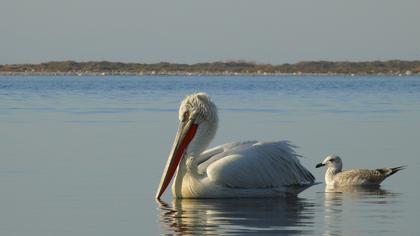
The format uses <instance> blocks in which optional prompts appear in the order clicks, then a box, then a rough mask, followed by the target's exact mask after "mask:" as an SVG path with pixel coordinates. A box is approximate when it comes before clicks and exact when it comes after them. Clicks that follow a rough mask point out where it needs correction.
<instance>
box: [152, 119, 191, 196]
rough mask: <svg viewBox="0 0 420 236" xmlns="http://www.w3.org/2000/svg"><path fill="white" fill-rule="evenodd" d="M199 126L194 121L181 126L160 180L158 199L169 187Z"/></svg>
mask: <svg viewBox="0 0 420 236" xmlns="http://www.w3.org/2000/svg"><path fill="white" fill-rule="evenodd" d="M197 128H198V125H197V124H194V121H193V120H192V119H190V120H187V121H185V122H181V123H180V124H179V128H178V132H177V133H176V137H175V140H174V144H173V145H172V150H171V152H170V154H169V157H168V161H167V162H166V167H165V170H164V171H163V174H162V178H161V180H160V184H159V188H158V191H157V193H156V198H157V199H160V196H162V194H163V192H164V191H165V189H166V188H167V187H168V185H169V183H170V182H171V180H172V177H173V176H174V174H175V171H176V169H177V167H178V165H179V163H180V161H181V159H182V157H183V156H184V154H185V151H186V150H187V148H188V145H189V144H190V142H191V140H192V139H193V138H194V135H195V133H196V132H197Z"/></svg>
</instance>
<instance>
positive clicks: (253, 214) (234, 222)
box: [158, 198, 314, 235]
mask: <svg viewBox="0 0 420 236" xmlns="http://www.w3.org/2000/svg"><path fill="white" fill-rule="evenodd" d="M158 203H159V210H160V212H159V218H160V219H159V220H160V222H161V224H162V225H163V228H164V229H165V231H166V232H165V233H168V234H182V235H197V234H205V235H207V234H211V235H213V234H214V235H230V234H246V233H263V234H264V235H270V234H271V235H278V234H282V235H302V234H304V233H308V234H311V232H309V231H308V230H307V229H308V228H309V227H306V226H309V225H311V224H313V218H314V211H308V210H305V209H307V208H311V207H313V205H314V204H313V203H308V202H306V201H305V200H302V199H298V198H293V199H275V198H266V199H174V200H173V202H172V204H168V203H166V202H162V201H159V202H158Z"/></svg>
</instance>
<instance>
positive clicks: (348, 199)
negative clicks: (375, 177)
mask: <svg viewBox="0 0 420 236" xmlns="http://www.w3.org/2000/svg"><path fill="white" fill-rule="evenodd" d="M396 195H397V194H395V193H392V192H389V191H387V190H384V189H382V188H381V187H379V186H364V187H363V186H341V187H332V186H326V187H325V198H324V221H325V228H324V233H323V235H345V234H347V233H351V232H342V229H343V227H342V226H343V225H344V224H346V223H347V221H346V219H347V218H349V219H350V218H352V217H351V215H352V211H364V210H365V209H370V210H371V211H377V214H376V215H377V216H379V217H381V216H383V212H382V211H383V209H382V207H380V206H379V207H375V206H374V205H372V204H390V203H393V202H395V198H394V196H396ZM366 205H370V206H369V207H367V206H366ZM371 215H375V214H371ZM369 220H372V219H369Z"/></svg>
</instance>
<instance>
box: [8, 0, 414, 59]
mask: <svg viewBox="0 0 420 236" xmlns="http://www.w3.org/2000/svg"><path fill="white" fill-rule="evenodd" d="M419 12H420V1H419V0H399V1H395V0H380V1H379V0H351V1H337V0H328V1H327V0H325V1H324V0H316V1H315V0H263V1H257V0H254V1H249V0H240V1H239V0H211V1H197V0H179V1H161V0H153V1H152V0H150V1H145V0H118V1H117V0H113V1H110V0H36V1H34V0H0V64H12V63H40V62H46V61H57V60H75V61H98V60H107V61H121V62H141V63H157V62H163V61H164V62H173V63H188V64H191V63H198V62H212V61H230V60H245V61H252V62H257V63H271V64H282V63H295V62H298V61H308V60H330V61H337V60H339V61H343V60H345V61H365V60H390V59H402V60H420V26H419V24H420V13H419Z"/></svg>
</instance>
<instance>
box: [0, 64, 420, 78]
mask: <svg viewBox="0 0 420 236" xmlns="http://www.w3.org/2000/svg"><path fill="white" fill-rule="evenodd" d="M0 74H64V75H67V74H77V75H83V74H88V75H89V74H90V75H139V74H147V75H154V74H156V75H201V74H203V75H217V74H228V75H236V74H251V75H260V74H262V75H271V74H349V75H377V74H384V75H403V74H404V75H411V74H420V61H402V60H390V61H366V62H348V61H341V62H331V61H306V62H298V63H295V64H282V65H271V64H257V63H254V62H247V61H227V62H211V63H196V64H176V63H168V62H160V63H155V64H143V63H122V62H109V61H98V62H96V61H91V62H75V61H52V62H46V63H41V64H5V65H0Z"/></svg>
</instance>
